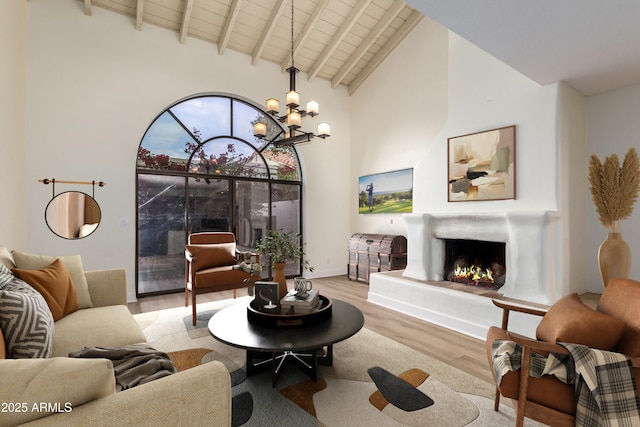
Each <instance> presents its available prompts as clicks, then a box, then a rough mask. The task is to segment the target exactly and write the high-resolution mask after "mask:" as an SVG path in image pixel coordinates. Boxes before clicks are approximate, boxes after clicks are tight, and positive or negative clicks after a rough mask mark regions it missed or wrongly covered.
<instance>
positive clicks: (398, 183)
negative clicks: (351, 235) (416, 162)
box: [358, 169, 413, 214]
mask: <svg viewBox="0 0 640 427" xmlns="http://www.w3.org/2000/svg"><path fill="white" fill-rule="evenodd" d="M358 210H359V212H360V213H361V214H377V213H411V212H413V169H402V170H397V171H393V172H384V173H378V174H375V175H365V176H361V177H360V178H358Z"/></svg>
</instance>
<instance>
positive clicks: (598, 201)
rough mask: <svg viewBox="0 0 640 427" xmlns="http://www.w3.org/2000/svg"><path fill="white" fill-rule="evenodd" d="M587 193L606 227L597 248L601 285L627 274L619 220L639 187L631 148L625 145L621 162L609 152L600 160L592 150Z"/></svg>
mask: <svg viewBox="0 0 640 427" xmlns="http://www.w3.org/2000/svg"><path fill="white" fill-rule="evenodd" d="M589 183H590V184H591V188H590V190H591V197H592V199H593V204H594V205H595V207H596V212H597V213H598V217H599V219H600V222H601V223H602V225H604V226H605V227H606V228H608V229H609V233H608V236H607V239H606V240H605V241H604V242H602V244H601V245H600V248H599V249H598V266H599V268H600V276H601V277H602V282H603V285H604V286H605V287H606V286H607V284H608V283H609V280H611V279H612V278H614V277H629V272H630V271H631V250H630V249H629V245H627V243H626V242H625V241H624V240H623V239H622V235H621V230H620V226H621V224H622V220H624V219H626V218H628V217H629V216H631V213H632V212H633V205H634V204H635V203H636V201H637V200H638V191H639V190H640V161H639V160H638V153H637V152H636V150H635V148H631V149H629V151H628V152H627V154H626V155H625V157H624V160H623V162H622V166H620V162H619V160H618V156H617V155H615V154H612V155H610V156H608V157H606V158H605V159H604V162H600V159H599V158H598V157H597V156H596V155H595V154H592V155H591V158H590V159H589Z"/></svg>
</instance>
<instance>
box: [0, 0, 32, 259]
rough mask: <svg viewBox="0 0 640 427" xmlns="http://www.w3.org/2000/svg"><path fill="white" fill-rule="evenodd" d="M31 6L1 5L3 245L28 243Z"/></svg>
mask: <svg viewBox="0 0 640 427" xmlns="http://www.w3.org/2000/svg"><path fill="white" fill-rule="evenodd" d="M26 31H27V3H26V2H24V1H3V2H2V3H0V94H1V95H0V129H2V137H0V194H2V200H3V203H2V205H3V207H2V209H0V245H2V246H7V247H8V248H11V247H14V246H16V245H24V244H25V243H26V237H25V231H26V224H27V222H26V220H25V210H26V206H25V191H24V189H25V175H24V172H23V168H22V165H23V163H24V161H25V159H24V146H25V90H26V80H25V76H26V71H27V62H26V51H27V47H26Z"/></svg>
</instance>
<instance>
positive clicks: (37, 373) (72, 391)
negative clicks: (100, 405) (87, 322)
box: [0, 357, 115, 427]
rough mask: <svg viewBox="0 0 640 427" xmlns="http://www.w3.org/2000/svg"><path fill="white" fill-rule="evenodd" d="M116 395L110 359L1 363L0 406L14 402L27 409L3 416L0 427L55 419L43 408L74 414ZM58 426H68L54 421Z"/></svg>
mask: <svg viewBox="0 0 640 427" xmlns="http://www.w3.org/2000/svg"><path fill="white" fill-rule="evenodd" d="M113 394H115V377H114V375H113V365H112V364H111V361H109V360H106V359H69V358H61V357H57V358H52V359H39V360H0V402H7V403H9V402H13V403H16V404H19V405H24V406H26V409H27V410H25V411H21V410H17V411H13V412H5V413H3V414H2V415H1V416H0V427H5V426H15V425H18V424H23V423H26V422H28V421H33V420H36V419H38V418H43V417H46V416H48V415H51V414H52V413H51V412H49V411H50V410H48V409H49V408H44V409H41V406H40V405H41V404H45V405H46V404H48V405H51V406H54V405H58V406H59V412H65V411H67V412H68V411H71V412H73V411H75V410H76V408H77V407H79V406H80V405H83V404H85V403H88V402H92V401H95V400H97V399H101V398H103V397H107V396H109V395H113ZM34 405H36V406H35V408H36V410H34ZM20 409H21V408H20ZM54 409H56V408H55V407H54ZM95 422H97V421H96V420H95V419H94V423H95ZM54 424H57V425H64V424H62V423H60V422H58V423H56V421H55V420H53V421H51V425H54ZM67 425H70V424H67ZM76 425H77V424H76ZM85 425H87V424H85Z"/></svg>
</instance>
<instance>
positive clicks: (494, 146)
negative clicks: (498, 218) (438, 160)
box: [447, 125, 516, 202]
mask: <svg viewBox="0 0 640 427" xmlns="http://www.w3.org/2000/svg"><path fill="white" fill-rule="evenodd" d="M448 144H449V145H448V156H447V161H448V169H447V171H448V183H447V185H448V194H449V201H450V202H460V201H477V200H505V199H515V198H516V126H515V125H512V126H507V127H502V128H498V129H491V130H487V131H483V132H477V133H471V134H468V135H461V136H455V137H452V138H449V139H448Z"/></svg>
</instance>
